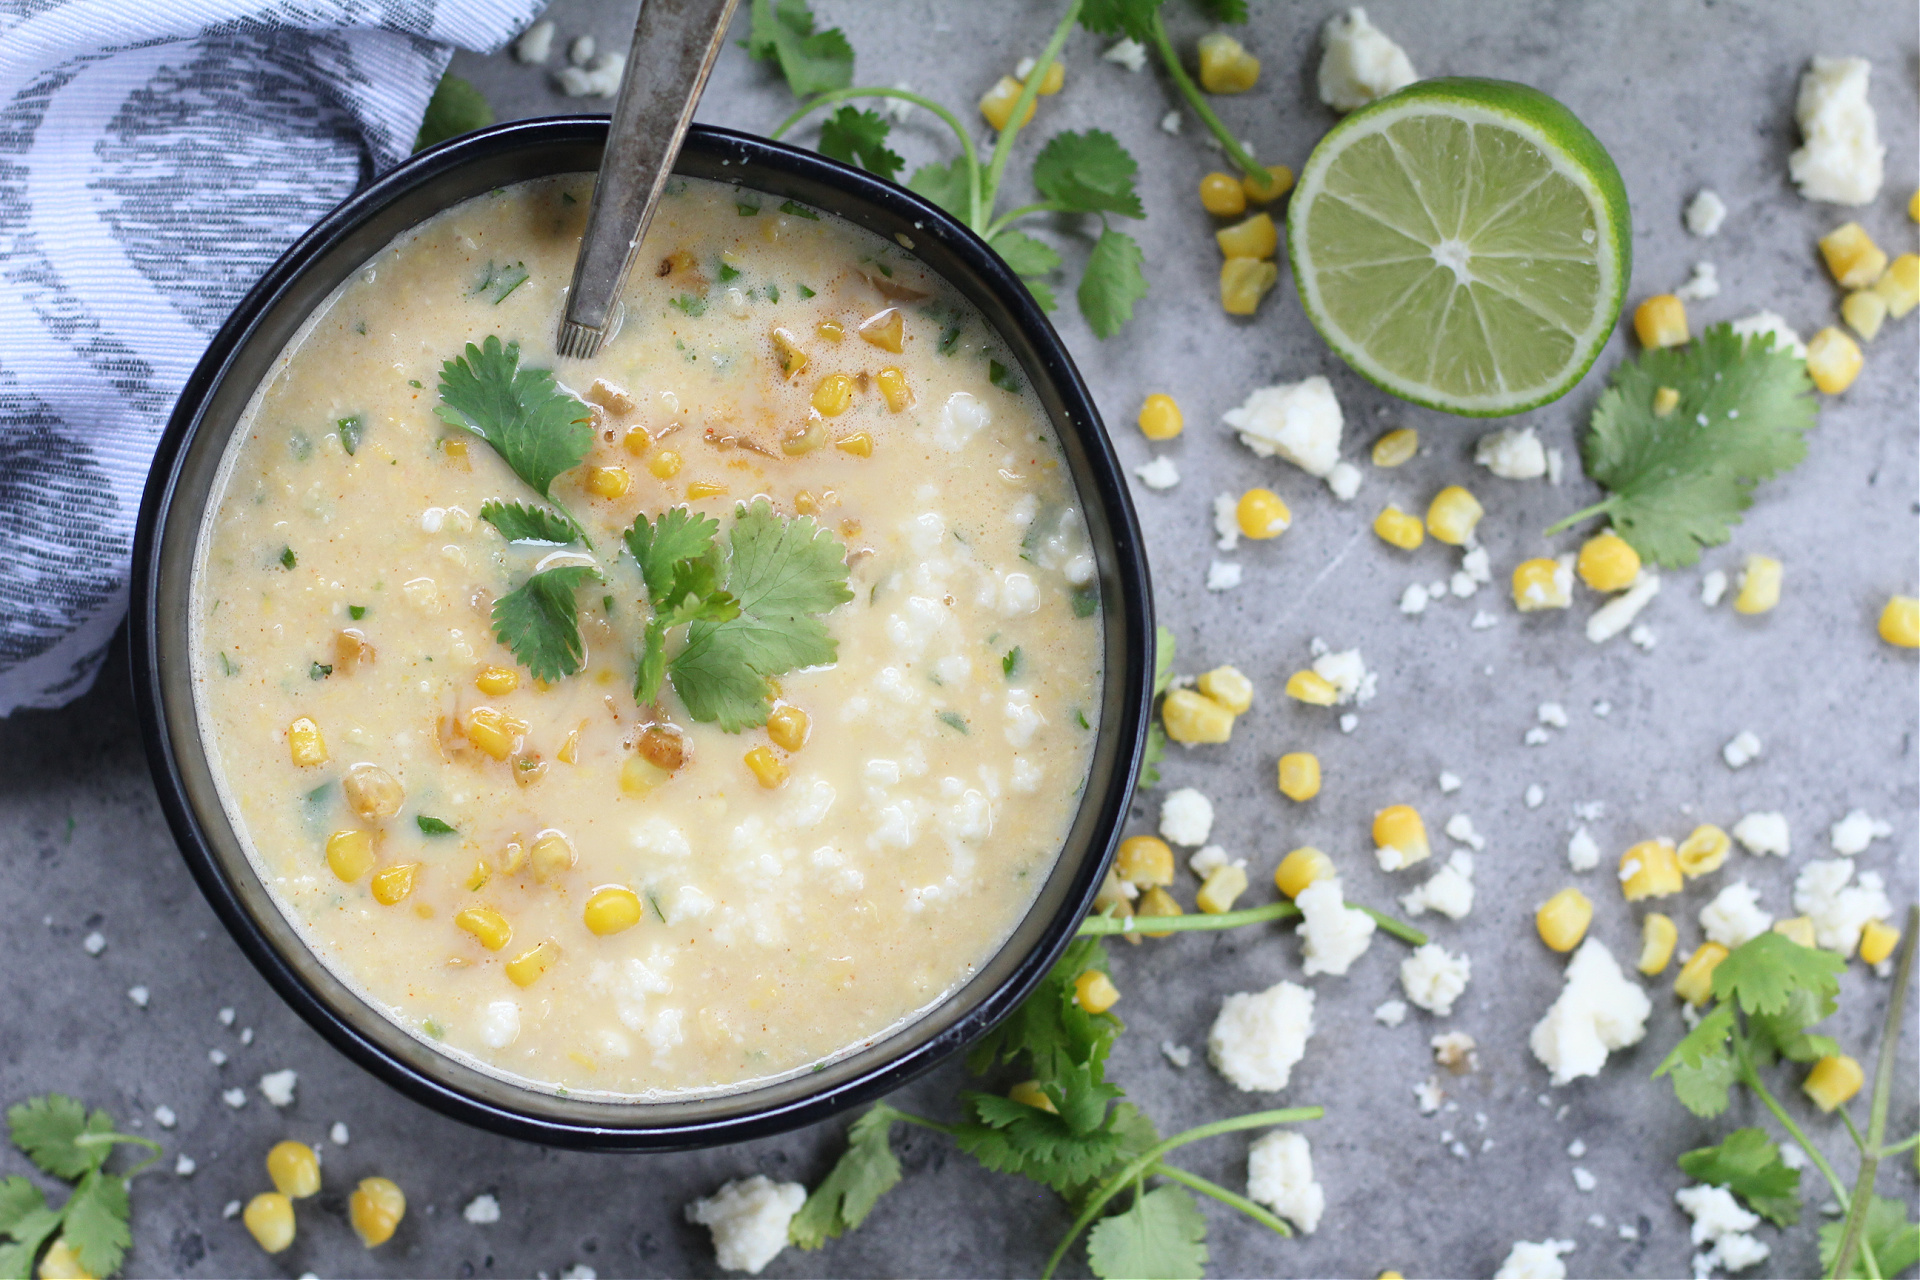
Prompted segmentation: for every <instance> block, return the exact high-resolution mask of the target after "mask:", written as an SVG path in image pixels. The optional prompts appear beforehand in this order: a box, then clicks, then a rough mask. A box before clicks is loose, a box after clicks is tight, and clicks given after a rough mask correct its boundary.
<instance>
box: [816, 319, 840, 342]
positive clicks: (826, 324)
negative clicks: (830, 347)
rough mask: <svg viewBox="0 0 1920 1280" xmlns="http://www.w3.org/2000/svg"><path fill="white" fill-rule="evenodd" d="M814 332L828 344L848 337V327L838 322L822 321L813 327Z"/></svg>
mask: <svg viewBox="0 0 1920 1280" xmlns="http://www.w3.org/2000/svg"><path fill="white" fill-rule="evenodd" d="M813 331H814V332H815V333H817V334H819V335H820V336H821V337H822V338H824V339H826V340H827V341H828V342H838V341H840V340H841V339H842V338H844V337H846V336H847V330H846V326H845V325H842V324H841V323H840V322H839V321H838V320H822V321H821V322H820V323H819V324H816V325H815V326H813Z"/></svg>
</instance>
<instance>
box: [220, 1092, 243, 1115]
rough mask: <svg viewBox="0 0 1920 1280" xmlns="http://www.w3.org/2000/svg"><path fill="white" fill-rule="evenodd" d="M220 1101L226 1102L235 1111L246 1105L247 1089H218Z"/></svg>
mask: <svg viewBox="0 0 1920 1280" xmlns="http://www.w3.org/2000/svg"><path fill="white" fill-rule="evenodd" d="M220 1101H222V1102H224V1103H226V1104H227V1105H228V1106H229V1107H232V1108H233V1109H234V1110H235V1111H238V1110H239V1109H240V1108H242V1107H244V1106H246V1105H247V1091H246V1090H245V1089H222V1090H221V1091H220Z"/></svg>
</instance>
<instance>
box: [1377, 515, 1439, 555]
mask: <svg viewBox="0 0 1920 1280" xmlns="http://www.w3.org/2000/svg"><path fill="white" fill-rule="evenodd" d="M1373 531H1374V532H1375V533H1377V534H1379V535H1380V540H1381V541H1382V542H1386V543H1389V544H1391V545H1393V546H1396V547H1399V548H1400V549H1401V550H1403V551H1411V550H1413V549H1414V548H1415V547H1417V546H1419V545H1420V544H1421V543H1423V542H1425V541H1426V540H1427V531H1426V528H1425V526H1423V525H1422V524H1421V523H1420V517H1419V516H1410V515H1408V514H1407V513H1406V512H1404V511H1402V510H1401V509H1400V508H1398V507H1395V506H1388V507H1386V508H1385V509H1383V510H1382V511H1381V512H1380V514H1379V515H1377V516H1375V517H1374V518H1373Z"/></svg>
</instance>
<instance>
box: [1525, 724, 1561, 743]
mask: <svg viewBox="0 0 1920 1280" xmlns="http://www.w3.org/2000/svg"><path fill="white" fill-rule="evenodd" d="M1520 741H1521V743H1522V744H1523V745H1525V746H1529V747H1544V746H1546V745H1547V744H1548V743H1549V742H1552V741H1553V735H1552V734H1550V733H1548V732H1547V731H1546V730H1545V729H1542V728H1541V727H1540V726H1539V725H1535V726H1534V727H1533V728H1531V729H1529V730H1527V731H1526V732H1525V733H1523V734H1521V735H1520Z"/></svg>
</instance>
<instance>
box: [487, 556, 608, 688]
mask: <svg viewBox="0 0 1920 1280" xmlns="http://www.w3.org/2000/svg"><path fill="white" fill-rule="evenodd" d="M599 579H600V571H599V570H598V569H596V568H594V567H593V566H592V565H585V564H572V565H562V566H560V567H558V568H554V569H545V570H542V571H541V572H539V573H536V574H534V575H533V576H532V577H530V578H528V579H527V580H526V581H525V582H524V583H522V584H521V585H520V586H519V587H518V588H516V589H515V590H513V591H509V592H508V593H507V594H506V595H504V596H501V597H500V598H499V599H498V600H496V601H494V602H493V634H494V636H495V638H496V639H498V640H499V641H500V643H501V644H503V645H505V646H507V648H509V649H511V650H512V651H513V656H514V657H515V658H518V659H519V660H520V663H521V665H523V666H525V667H526V668H527V670H529V671H531V672H532V673H533V678H534V679H536V680H546V681H553V680H559V679H561V678H562V677H565V676H570V675H572V674H573V673H574V672H576V671H578V670H579V669H580V664H581V663H582V662H584V661H585V660H586V646H585V644H584V643H582V641H581V639H580V608H579V604H578V603H577V601H576V600H575V599H574V593H575V592H576V591H578V590H579V588H580V587H582V586H584V585H585V584H586V583H588V582H590V581H599Z"/></svg>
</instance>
